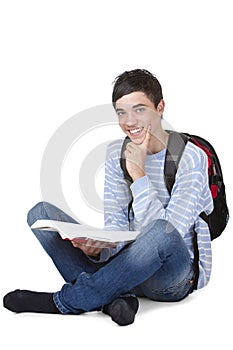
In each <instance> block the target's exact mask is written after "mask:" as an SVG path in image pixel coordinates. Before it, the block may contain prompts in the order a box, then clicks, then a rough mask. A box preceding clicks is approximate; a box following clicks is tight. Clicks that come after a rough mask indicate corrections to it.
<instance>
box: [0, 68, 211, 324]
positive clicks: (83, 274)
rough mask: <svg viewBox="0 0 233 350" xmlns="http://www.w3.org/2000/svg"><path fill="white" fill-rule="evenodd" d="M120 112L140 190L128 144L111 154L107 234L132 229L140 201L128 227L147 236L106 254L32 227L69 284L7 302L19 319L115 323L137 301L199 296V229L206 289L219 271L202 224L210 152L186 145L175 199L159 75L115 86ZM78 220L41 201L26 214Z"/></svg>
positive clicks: (128, 76) (127, 77)
mask: <svg viewBox="0 0 233 350" xmlns="http://www.w3.org/2000/svg"><path fill="white" fill-rule="evenodd" d="M112 102H113V106H114V108H115V110H116V113H117V115H118V118H119V125H120V127H121V128H122V130H123V131H124V133H125V134H126V135H127V136H129V138H130V141H131V142H129V143H128V145H127V148H126V151H125V158H126V167H127V170H128V173H129V175H130V176H131V178H132V181H133V183H132V184H131V186H130V188H129V184H128V183H127V181H126V180H125V179H124V175H123V171H122V169H121V167H120V157H121V147H122V143H123V140H117V141H115V142H113V143H111V144H110V145H109V147H108V149H107V157H106V174H105V198H104V205H105V227H106V228H107V229H113V230H115V229H117V230H119V229H120V230H128V229H129V218H128V203H129V202H130V201H131V199H133V205H132V211H131V213H130V229H133V230H134V229H135V230H140V232H141V233H140V235H139V236H138V238H137V239H136V240H135V241H134V242H132V243H130V244H124V243H122V244H119V245H118V246H117V247H110V246H108V245H107V244H106V245H105V246H104V247H103V246H102V244H101V243H100V242H95V241H90V240H88V241H87V243H86V244H83V243H80V241H78V240H74V241H72V244H71V243H70V242H67V241H63V240H62V239H61V238H60V236H59V235H58V234H57V233H56V232H53V233H51V232H49V233H48V232H47V231H40V230H35V229H33V232H34V234H35V235H36V237H37V238H38V240H39V241H40V243H41V244H42V246H43V247H44V249H45V250H46V252H47V253H48V254H49V255H50V256H51V258H52V259H53V261H54V263H55V265H56V267H57V268H58V270H59V271H60V273H61V274H62V276H63V277H64V279H65V281H66V283H65V284H64V286H63V287H62V288H61V290H60V291H58V292H55V293H39V292H31V291H25V290H16V291H14V292H11V293H8V294H7V295H6V296H5V297H4V306H5V307H6V308H8V309H9V310H11V311H14V312H44V313H62V314H69V313H73V314H80V313H82V312H86V311H93V310H102V311H103V312H104V313H106V314H109V315H110V316H111V318H112V319H113V321H115V322H117V323H118V324H120V325H127V324H130V323H132V322H133V321H134V317H135V314H136V312H137V310H138V299H137V297H138V296H145V297H147V298H150V299H152V300H156V301H179V300H182V299H183V298H185V297H186V296H188V295H189V294H190V293H191V292H192V291H193V283H194V279H195V275H194V248H193V234H194V226H195V231H196V232H197V234H198V250H199V278H198V285H197V287H198V288H202V287H204V286H205V285H206V284H207V283H208V281H209V278H210V272H211V245H210V236H209V232H208V226H207V224H206V223H205V222H204V221H203V220H202V219H201V218H200V217H199V214H200V213H201V212H203V211H205V212H206V213H207V214H209V213H210V212H211V211H212V209H213V203H212V197H211V194H210V190H209V186H208V174H207V158H206V155H205V153H204V152H203V151H202V150H200V149H199V148H197V147H196V146H194V145H193V144H191V143H189V142H188V144H187V145H186V147H185V150H184V153H183V155H182V158H181V161H180V164H179V168H178V171H177V175H176V180H175V184H174V186H173V189H172V192H171V196H170V195H169V193H168V191H167V188H166V185H165V182H164V172H163V171H164V159H165V153H166V147H167V143H168V134H167V132H166V131H164V130H163V128H162V124H161V119H162V115H163V112H164V101H163V95H162V89H161V86H160V84H159V82H158V80H157V79H156V77H155V76H154V75H153V74H151V73H150V72H148V71H146V70H140V69H136V70H133V71H129V72H124V73H123V74H122V75H120V76H119V77H118V78H117V79H116V81H115V85H114V89H113V95H112ZM46 218H51V219H55V220H63V221H71V222H74V220H73V219H72V218H71V217H69V216H68V215H66V214H65V213H64V212H62V211H61V210H59V209H58V208H56V207H54V206H53V205H51V204H49V203H46V202H42V203H38V204H37V205H36V206H35V207H34V208H32V209H31V210H30V212H29V214H28V223H29V225H30V226H31V225H32V224H33V223H34V222H35V221H36V220H37V219H46Z"/></svg>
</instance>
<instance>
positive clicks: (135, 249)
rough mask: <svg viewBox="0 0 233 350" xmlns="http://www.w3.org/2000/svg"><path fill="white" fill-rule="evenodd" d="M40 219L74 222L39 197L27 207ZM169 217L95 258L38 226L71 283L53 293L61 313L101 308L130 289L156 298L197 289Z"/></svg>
mask: <svg viewBox="0 0 233 350" xmlns="http://www.w3.org/2000/svg"><path fill="white" fill-rule="evenodd" d="M38 219H53V220H61V221H68V222H75V220H74V219H73V218H71V217H70V216H68V215H67V214H66V213H64V212H63V211H62V210H60V209H58V208H57V207H55V206H53V205H52V204H50V203H47V202H40V203H38V204H37V205H36V206H35V207H33V208H32V209H31V210H30V211H29V213H28V224H29V226H31V225H32V224H33V223H34V222H35V221H36V220H38ZM166 225H167V222H166V221H164V220H157V221H156V222H155V224H154V225H153V226H152V227H151V228H150V229H148V230H147V231H145V232H143V234H140V235H139V236H138V238H137V239H136V240H135V241H134V242H132V243H130V244H128V245H127V246H125V247H124V248H123V249H122V250H121V251H120V252H119V253H118V254H117V255H115V256H113V257H112V258H111V259H109V260H108V261H107V262H93V261H91V260H90V259H89V258H88V257H87V256H86V255H85V254H84V253H83V252H82V251H81V250H80V249H79V248H74V247H73V245H72V244H71V243H70V242H69V241H64V240H62V239H61V238H60V236H59V234H58V233H57V232H50V231H43V230H38V229H33V230H32V231H33V232H34V234H35V236H36V237H37V238H38V240H39V241H40V243H41V244H42V246H43V248H44V249H45V251H46V252H47V253H48V254H49V256H50V257H51V258H52V260H53V262H54V264H55V266H56V267H57V269H58V270H59V272H60V273H61V275H62V276H63V278H64V280H65V281H66V283H65V284H64V285H63V287H62V288H61V290H60V291H58V292H56V293H54V295H53V296H54V302H55V305H56V307H57V308H58V309H59V310H60V312H61V313H64V314H67V313H74V314H79V313H81V312H83V311H93V310H99V309H101V307H102V306H103V305H106V304H109V303H110V302H112V301H113V300H114V299H116V298H117V297H119V296H121V295H125V294H127V293H134V294H135V295H137V296H144V297H147V298H149V299H152V300H156V301H179V300H182V299H183V298H185V297H186V296H187V295H188V294H190V293H191V292H192V283H193V277H194V272H193V264H192V261H191V259H190V255H189V252H188V250H187V248H186V246H185V244H184V241H183V239H182V238H181V236H180V234H179V233H178V232H177V231H176V230H175V229H173V230H172V231H171V232H170V233H166Z"/></svg>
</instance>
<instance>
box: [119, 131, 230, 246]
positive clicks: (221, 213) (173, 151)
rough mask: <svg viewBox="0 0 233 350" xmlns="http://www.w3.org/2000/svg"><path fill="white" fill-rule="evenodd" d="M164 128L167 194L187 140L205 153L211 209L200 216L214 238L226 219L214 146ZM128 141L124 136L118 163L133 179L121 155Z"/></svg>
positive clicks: (222, 184)
mask: <svg viewBox="0 0 233 350" xmlns="http://www.w3.org/2000/svg"><path fill="white" fill-rule="evenodd" d="M166 131H167V132H168V133H169V139H168V146H167V150H166V156H165V164H164V180H165V183H166V187H167V190H168V192H169V194H171V191H172V187H173V185H174V183H175V176H176V172H177V169H178V166H179V162H180V159H181V156H182V154H183V151H184V148H185V146H186V144H187V142H188V141H189V142H192V143H193V144H194V145H196V146H197V147H199V148H201V149H202V150H203V151H204V152H205V153H206V155H207V158H208V174H209V187H210V191H211V194H212V198H213V204H214V209H213V211H212V213H210V214H209V215H207V214H205V213H204V212H203V213H201V214H200V217H201V218H202V219H203V220H204V221H205V222H206V223H207V224H208V226H209V231H210V236H211V240H213V239H215V238H217V237H219V236H220V235H221V233H222V232H223V230H224V229H225V227H226V225H227V222H228V219H229V210H228V206H227V201H226V192H225V185H224V181H223V174H222V169H221V165H220V162H219V159H218V156H217V154H216V152H215V150H214V148H213V146H212V145H211V144H210V143H209V142H208V141H207V140H205V139H203V138H201V137H200V136H196V135H190V134H188V133H178V132H175V131H170V130H166ZM128 142H131V141H130V139H129V137H128V136H127V137H126V138H125V140H124V143H123V145H122V149H121V159H120V164H121V168H122V170H123V173H124V178H125V179H126V180H127V181H129V182H130V183H132V179H131V177H130V175H129V173H128V171H127V169H126V160H125V157H124V151H125V148H126V145H127V143H128ZM129 206H130V207H131V206H132V203H130V204H129ZM129 211H130V208H128V212H129ZM128 216H129V215H128Z"/></svg>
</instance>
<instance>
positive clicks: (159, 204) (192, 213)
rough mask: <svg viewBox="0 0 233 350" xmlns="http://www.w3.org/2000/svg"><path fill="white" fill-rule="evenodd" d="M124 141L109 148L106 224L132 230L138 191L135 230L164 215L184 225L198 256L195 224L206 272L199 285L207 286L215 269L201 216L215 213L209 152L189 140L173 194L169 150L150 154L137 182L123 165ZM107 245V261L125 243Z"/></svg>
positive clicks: (189, 244)
mask: <svg viewBox="0 0 233 350" xmlns="http://www.w3.org/2000/svg"><path fill="white" fill-rule="evenodd" d="M122 143H123V139H122V140H117V141H114V142H112V143H111V144H110V145H109V146H108V149H107V156H106V169H105V192H104V207H105V215H104V218H105V228H106V229H117V230H119V229H121V230H128V229H129V223H128V203H129V201H130V200H131V198H132V195H133V199H134V201H133V211H134V218H133V221H132V226H131V229H135V230H143V228H144V227H146V226H148V225H151V224H153V222H154V221H156V220H157V219H164V220H166V221H168V222H170V223H172V225H173V226H174V227H175V228H176V229H177V230H178V232H179V233H180V234H181V236H182V238H183V239H184V242H185V244H186V245H187V247H188V249H189V252H190V255H191V257H192V258H193V247H192V237H193V226H194V223H195V230H196V231H197V233H198V248H199V255H200V261H199V267H200V275H199V281H198V288H202V287H204V286H205V285H206V284H207V283H208V281H209V278H210V273H211V261H212V259H211V242H210V235H209V229H208V225H207V224H206V223H205V222H204V221H203V220H202V219H201V218H200V217H199V214H200V213H201V212H202V211H205V212H206V213H207V214H209V213H210V212H211V211H212V210H213V201H212V197H211V193H210V190H209V185H208V174H207V158H206V155H205V153H204V152H203V151H202V150H200V149H199V148H197V147H196V146H194V145H193V144H192V143H190V142H188V144H187V146H186V148H185V150H184V153H183V156H182V158H181V161H180V165H179V168H178V171H177V174H176V181H175V184H174V186H173V189H172V193H171V197H170V196H169V193H168V191H167V188H166V185H165V182H164V173H163V172H164V160H165V153H166V150H165V149H164V150H162V151H161V152H159V153H157V154H153V155H148V156H147V159H146V166H145V170H146V174H147V175H146V176H144V177H142V178H140V179H138V180H137V181H135V182H134V183H133V184H132V185H131V191H132V192H131V191H130V190H129V187H128V184H127V183H126V181H125V179H124V176H123V172H122V170H121V167H120V162H119V159H120V152H121V146H122ZM122 247H123V244H122V245H119V246H118V247H117V248H115V249H105V250H104V251H103V252H102V254H101V260H102V261H104V260H107V259H108V258H109V257H110V256H112V255H114V254H116V253H117V252H118V251H119V250H120V249H121V248H122Z"/></svg>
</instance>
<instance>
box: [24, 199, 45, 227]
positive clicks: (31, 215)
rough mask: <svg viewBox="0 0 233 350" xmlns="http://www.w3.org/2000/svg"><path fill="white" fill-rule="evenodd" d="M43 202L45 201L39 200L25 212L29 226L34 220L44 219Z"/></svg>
mask: <svg viewBox="0 0 233 350" xmlns="http://www.w3.org/2000/svg"><path fill="white" fill-rule="evenodd" d="M45 204H46V202H39V203H37V204H36V205H35V206H34V207H32V208H31V209H30V210H29V212H28V214H27V223H28V225H29V226H32V224H34V222H36V220H39V219H45V216H46V210H45Z"/></svg>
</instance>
